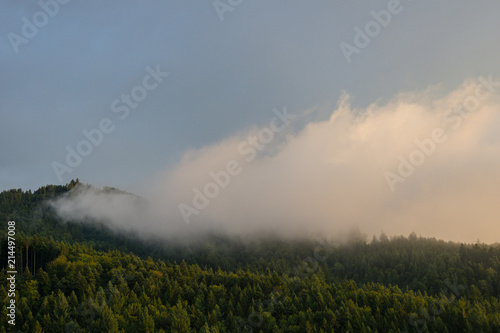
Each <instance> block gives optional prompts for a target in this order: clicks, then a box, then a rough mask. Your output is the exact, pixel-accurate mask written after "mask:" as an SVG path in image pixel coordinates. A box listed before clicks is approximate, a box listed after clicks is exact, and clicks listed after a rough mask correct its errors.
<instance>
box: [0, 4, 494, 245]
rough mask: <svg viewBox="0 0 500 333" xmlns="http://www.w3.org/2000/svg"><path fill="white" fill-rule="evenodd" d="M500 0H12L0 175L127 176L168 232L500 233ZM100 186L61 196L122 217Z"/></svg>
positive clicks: (27, 182) (114, 180)
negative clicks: (84, 195) (86, 195)
mask: <svg viewBox="0 0 500 333" xmlns="http://www.w3.org/2000/svg"><path fill="white" fill-rule="evenodd" d="M499 9H500V3H498V2H496V1H492V0H490V1H474V2H470V1H465V0H461V1H454V2H453V3H450V2H445V1H439V0H436V1H418V2H417V1H409V0H402V1H395V0H390V1H370V2H365V1H309V2H306V1H301V2H299V1H293V2H291V1H284V0H282V1H279V0H278V1H273V2H269V1H260V0H254V1H249V0H232V1H229V0H227V1H222V0H221V1H196V2H188V1H180V0H179V1H162V2H159V1H142V2H137V1H128V0H124V1H120V2H119V3H118V2H110V1H99V2H98V1H85V2H78V1H75V0H64V1H63V0H59V1H56V0H41V1H40V2H36V1H26V0H21V1H13V0H7V1H3V2H1V3H0V39H1V41H0V94H1V96H0V117H1V118H0V190H7V189H11V188H23V189H25V190H26V189H32V190H36V189H37V188H38V187H40V186H43V185H46V184H66V183H68V182H69V181H70V180H71V179H75V178H79V179H80V180H81V181H84V182H86V183H90V184H93V185H95V186H98V187H102V186H113V187H117V188H120V189H123V190H126V191H128V192H132V193H137V194H140V195H142V196H144V197H147V198H150V199H151V200H152V203H151V205H152V206H153V207H154V208H152V209H151V212H150V213H148V216H149V215H151V216H149V217H148V219H149V220H151V230H153V232H154V231H155V230H158V228H160V230H162V229H161V228H162V227H160V226H164V223H163V222H161V221H164V220H169V221H175V223H177V224H186V225H189V226H190V228H193V227H192V226H197V225H198V226H199V225H204V226H205V227H207V226H210V227H212V226H213V227H220V228H224V229H225V230H228V231H231V232H236V233H237V232H249V231H251V230H255V229H256V228H260V227H266V226H269V225H272V226H273V227H275V228H277V229H279V230H284V229H286V230H298V231H300V230H302V229H308V228H309V227H308V226H313V227H314V228H316V229H320V230H328V231H329V232H330V231H331V232H335V231H336V230H338V229H339V228H343V227H346V226H350V225H357V226H359V227H360V229H362V230H364V231H366V232H367V233H380V231H382V230H384V231H386V232H388V233H393V234H408V233H409V232H411V231H415V232H417V234H419V233H420V234H423V235H428V236H436V237H441V238H445V239H453V240H464V241H471V242H473V241H475V240H476V239H478V238H480V239H481V240H484V241H488V242H494V241H499V240H498V239H495V236H494V234H495V232H496V234H497V235H498V234H499V232H500V229H498V228H499V227H497V226H496V225H497V224H498V223H497V221H498V218H499V217H500V212H499V210H498V209H497V208H495V204H496V203H497V202H498V199H499V194H500V186H499V185H500V179H499V176H498V170H499V168H498V166H499V164H500V163H499V158H498V156H500V155H499V152H500V143H499V137H498V134H497V133H499V131H498V130H499V128H500V123H499V119H498V110H499V107H500V103H499V102H498V96H500V87H499V86H498V85H496V83H495V82H498V81H500V66H499V64H500V60H499V58H498V54H500V43H499V41H500V40H499V35H498V31H500V29H499V28H500V21H499V20H498V12H499ZM485 82H486V83H485ZM488 82H489V83H488ZM478 94H479V95H478ZM486 95H487V96H486ZM479 97H481V98H479ZM474 98H475V99H474ZM475 100H478V101H479V103H478V104H477V105H474V101H475ZM464 103H465V104H467V103H469V104H467V105H468V109H465V111H464V108H462V109H461V110H457V109H456V107H457V105H462V106H463V104H464ZM471 103H472V104H471ZM467 105H466V106H467ZM469 109H470V111H469ZM287 114H288V115H289V116H288V118H287V116H286V115H287ZM436 131H437V132H436ZM252 138H253V139H252ZM429 140H431V141H432V142H433V143H429V142H430V141H429ZM415 141H418V142H419V144H420V145H417V144H416V143H415ZM426 144H427V145H426ZM433 144H434V148H433ZM421 147H424V148H421ZM426 149H427V150H426ZM415 151H420V153H419V152H415ZM422 154H424V155H422ZM422 156H423V158H421V159H420V160H418V158H419V157H422ZM410 157H412V158H413V159H412V160H413V161H414V162H418V163H413V164H412V162H411V161H410ZM405 161H406V162H405ZM420 163H421V164H420ZM402 164H404V165H403V166H402ZM414 164H419V165H414ZM405 166H406V169H405ZM221 170H222V171H221ZM221 172H222V173H221ZM226 175H229V182H230V183H229V184H228V185H226V181H225V180H226V178H225V176H226ZM217 177H218V178H217ZM207 184H215V185H216V186H212V185H208V192H209V196H213V197H214V198H208V197H207V195H206V193H205V191H204V190H205V187H206V186H207ZM197 190H199V192H196V191H197ZM210 191H212V192H210ZM197 193H201V194H198V195H197ZM90 196H91V198H90V199H89V200H79V201H78V202H75V200H69V201H68V202H65V203H64V208H65V210H64V211H65V212H67V211H68V207H69V210H72V209H76V208H78V207H75V206H72V205H75V204H76V205H80V206H81V207H80V206H79V209H83V210H84V211H85V212H86V214H88V215H91V216H93V215H96V216H97V217H103V216H104V217H108V218H109V219H110V220H113V219H115V220H116V219H117V218H118V219H119V220H120V221H123V216H119V217H115V216H114V215H113V214H111V213H110V212H108V211H106V210H105V209H104V210H101V209H96V206H95V205H97V204H98V202H96V201H95V200H94V199H92V198H93V196H92V194H90ZM152 198H155V199H152ZM204 199H205V200H204ZM195 201H196V202H195ZM207 201H208V204H207ZM82 205H83V206H82ZM117 205H118V206H117V207H116V208H117V209H120V210H122V211H123V210H124V209H126V206H127V204H124V205H122V203H120V200H118V202H117ZM196 206H198V207H196ZM61 207H63V205H62V204H61ZM61 209H62V208H61ZM96 212H99V213H96ZM159 221H160V222H159ZM187 222H189V223H187ZM116 223H120V222H116ZM130 223H132V222H130ZM171 223H174V222H171ZM166 230H167V231H165V232H168V230H171V229H168V228H167V229H166ZM298 231H297V232H298Z"/></svg>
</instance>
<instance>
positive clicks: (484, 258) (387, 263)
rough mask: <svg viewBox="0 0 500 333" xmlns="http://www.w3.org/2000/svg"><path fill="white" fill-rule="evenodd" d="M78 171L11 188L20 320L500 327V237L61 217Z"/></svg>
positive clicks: (150, 328) (204, 327) (33, 326)
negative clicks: (247, 233) (261, 232)
mask: <svg viewBox="0 0 500 333" xmlns="http://www.w3.org/2000/svg"><path fill="white" fill-rule="evenodd" d="M76 184H77V181H72V182H71V183H70V184H68V185H66V186H46V187H43V188H40V189H39V190H37V191H35V192H33V193H32V192H30V191H28V192H23V191H21V190H11V191H5V192H2V193H0V217H1V220H2V221H4V222H5V223H6V222H7V221H9V220H15V221H16V224H17V236H16V259H17V260H16V265H17V269H18V281H17V284H18V285H17V291H18V297H17V306H18V308H17V318H16V322H17V325H16V330H17V331H19V332H162V331H163V332H404V331H408V332H425V331H430V332H500V301H499V299H500V287H499V281H500V247H499V246H496V245H495V246H488V245H484V244H472V245H471V244H468V245H465V244H457V243H453V242H444V241H438V240H436V239H427V238H421V237H417V236H416V235H415V234H412V235H410V236H409V237H394V238H391V239H388V238H387V236H385V235H384V234H382V235H381V236H380V237H378V238H374V239H373V240H372V241H371V242H369V243H367V242H366V241H365V240H364V239H363V238H362V237H357V238H356V237H354V240H352V241H351V242H348V243H343V244H338V243H334V242H332V241H326V240H320V239H318V240H283V239H279V238H277V237H266V238H261V239H258V238H255V239H252V240H246V239H245V240H242V239H238V238H234V237H226V236H221V235H207V236H205V237H204V238H202V239H199V240H198V241H197V242H190V243H185V242H184V243H183V242H175V241H173V240H172V241H167V242H165V241H164V242H160V241H154V242H143V241H141V240H139V239H136V238H134V237H133V236H132V235H125V234H121V235H120V234H115V233H113V232H111V231H110V230H108V229H107V228H106V227H104V226H103V225H101V224H99V223H85V224H82V223H68V222H63V221H60V219H58V218H57V216H56V215H55V214H54V211H53V210H52V209H51V208H50V207H49V206H48V205H45V204H44V202H46V200H48V199H51V198H55V197H56V196H58V195H61V194H63V193H66V192H67V191H69V190H71V188H73V187H74V186H75V185H76ZM6 230H7V228H3V229H2V230H1V232H0V240H1V245H2V246H1V250H2V256H1V260H2V261H1V268H2V270H1V272H0V279H2V280H3V281H6V278H7V276H6V269H5V268H6V256H7V246H6V242H5V239H6ZM0 298H1V299H2V300H7V289H6V284H2V285H1V286H0ZM4 304H6V303H5V302H4ZM6 314H7V312H6V308H5V307H3V308H2V314H1V315H2V317H1V319H0V321H1V324H2V325H0V326H1V327H2V328H0V332H5V331H6V329H7V328H8V324H7V320H8V317H7V315H6Z"/></svg>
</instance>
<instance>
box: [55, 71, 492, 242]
mask: <svg viewBox="0 0 500 333" xmlns="http://www.w3.org/2000/svg"><path fill="white" fill-rule="evenodd" d="M499 85H500V84H499V83H496V82H495V81H494V79H493V78H491V77H487V76H485V77H480V78H476V79H471V80H467V81H466V82H464V83H463V84H462V85H461V86H460V87H458V88H457V89H455V90H453V91H447V92H445V91H443V88H442V87H440V86H433V87H429V88H428V89H426V90H424V91H416V92H405V93H400V94H398V95H396V96H394V97H393V98H392V99H391V100H388V101H374V103H373V104H371V105H369V106H368V107H366V108H363V109H359V108H354V107H352V105H351V99H352V98H355V96H354V97H351V96H349V94H347V93H345V94H344V95H343V96H342V97H341V99H340V100H339V101H338V105H337V106H335V107H332V108H331V109H330V110H329V111H328V116H327V117H324V116H321V115H322V114H323V115H324V109H325V107H312V108H311V109H309V110H304V111H303V112H298V111H297V110H286V107H285V108H278V109H276V110H274V111H273V112H270V113H269V122H266V123H264V124H261V125H260V126H255V127H252V128H249V129H245V130H242V131H240V132H238V133H235V134H234V135H232V136H230V137H228V138H225V139H224V140H222V141H220V142H216V143H214V144H210V145H207V146H205V147H201V148H197V149H192V150H190V151H187V152H185V154H184V156H183V158H182V159H181V160H180V161H178V163H177V164H175V165H171V166H169V167H168V168H166V169H165V170H164V171H162V172H160V173H158V174H155V175H152V176H151V179H150V180H149V181H148V182H147V183H146V184H144V186H143V187H142V188H140V189H137V192H138V193H140V194H141V196H143V197H144V198H145V201H143V200H137V197H135V196H132V195H129V194H123V193H117V192H115V191H100V190H97V189H94V188H91V187H80V188H79V189H78V188H77V189H76V190H74V191H72V192H71V193H70V194H69V195H66V196H63V197H61V198H59V199H57V200H55V201H53V202H52V203H51V204H52V206H53V207H54V208H55V209H56V210H57V212H58V214H59V215H60V216H61V217H62V218H64V219H65V220H77V221H85V220H88V219H95V220H99V221H102V222H103V223H105V224H106V225H108V226H109V227H111V228H114V229H117V230H129V231H133V232H135V233H137V234H139V235H143V236H156V237H170V236H179V237H181V236H182V237H189V236H190V235H199V234H200V233H204V232H207V231H220V232H224V233H227V234H230V235H249V234H256V233H261V232H272V233H274V234H278V235H281V236H284V237H285V236H297V235H316V234H322V235H331V236H333V237H335V235H340V234H345V233H346V232H347V231H348V230H350V229H352V228H353V227H355V228H358V229H359V230H361V231H362V232H363V233H365V234H367V235H368V236H371V235H373V234H375V235H378V234H380V233H381V232H382V231H384V232H385V233H386V234H389V235H408V234H410V233H411V232H416V233H417V234H418V235H422V236H429V237H436V238H441V239H445V240H453V241H462V242H476V241H477V240H478V239H479V240H480V241H482V242H486V243H494V242H499V238H498V235H499V234H500V224H499V223H498V221H499V219H500V209H499V208H498V207H499V206H498V202H499V199H500V174H499V170H500V154H499V153H500V133H498V131H497V130H496V129H498V128H499V126H500V117H499V112H498V110H499V107H500V99H499V97H498V92H497V90H500V87H499Z"/></svg>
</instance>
